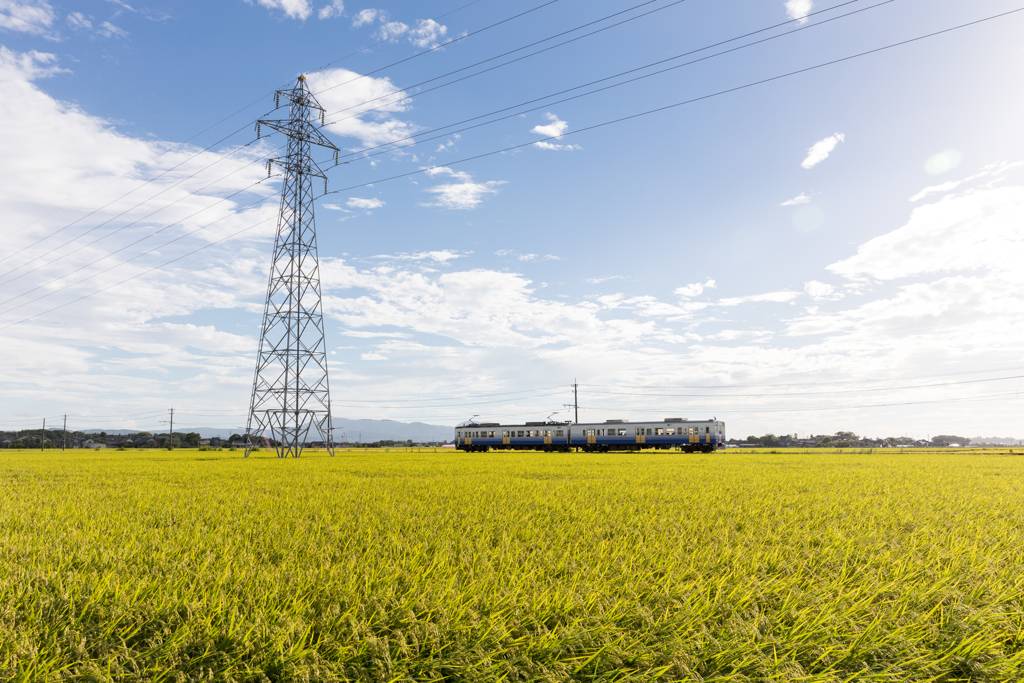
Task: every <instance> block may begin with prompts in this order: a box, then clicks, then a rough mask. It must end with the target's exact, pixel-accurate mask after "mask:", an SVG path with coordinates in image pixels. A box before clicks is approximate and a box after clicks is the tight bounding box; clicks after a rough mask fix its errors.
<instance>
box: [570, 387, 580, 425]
mask: <svg viewBox="0 0 1024 683" xmlns="http://www.w3.org/2000/svg"><path fill="white" fill-rule="evenodd" d="M577 387H579V384H576V380H575V379H574V380H573V381H572V405H573V407H574V408H575V409H576V424H579V423H580V399H579V394H578V393H577V391H576V389H577Z"/></svg>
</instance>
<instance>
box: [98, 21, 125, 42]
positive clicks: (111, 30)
mask: <svg viewBox="0 0 1024 683" xmlns="http://www.w3.org/2000/svg"><path fill="white" fill-rule="evenodd" d="M96 33H99V34H100V35H101V36H105V37H107V38H114V37H115V36H116V37H117V38H127V37H128V31H125V30H124V29H123V28H120V27H118V26H114V25H113V24H111V23H110V22H109V21H104V22H103V23H102V24H100V28H98V29H96Z"/></svg>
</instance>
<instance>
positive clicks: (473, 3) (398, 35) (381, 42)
mask: <svg viewBox="0 0 1024 683" xmlns="http://www.w3.org/2000/svg"><path fill="white" fill-rule="evenodd" d="M478 2H480V0H473V2H470V3H468V4H465V5H462V6H461V7H457V8H455V9H453V10H452V11H450V12H445V13H444V14H441V15H438V16H436V17H434V18H433V21H437V20H438V19H444V18H445V17H447V16H448V15H449V14H455V13H456V12H459V11H461V10H464V9H466V8H467V7H469V6H470V5H475V4H476V3H478ZM421 23H422V22H421ZM417 28H419V25H417V26H410V27H409V28H407V29H406V30H404V31H402V32H401V33H396V34H394V35H392V36H388V37H387V38H382V39H381V40H378V41H377V42H376V43H374V44H373V45H369V46H367V47H364V48H360V49H359V50H356V51H355V52H352V53H350V54H347V55H345V56H344V57H339V58H338V59H335V60H334V61H331V62H327V63H326V64H324V65H323V66H321V67H318V68H316V69H314V70H313V71H311V72H310V73H315V72H317V71H323V70H324V69H326V68H328V67H331V66H333V65H334V64H337V63H338V62H341V61H344V60H346V59H349V58H350V57H355V56H356V55H358V54H362V53H363V52H366V51H367V50H372V49H373V48H375V47H377V46H378V45H381V44H383V43H386V42H388V41H391V40H394V39H395V38H401V37H402V36H404V35H406V34H407V33H411V32H412V31H415V30H416V29H417ZM447 44H448V43H446V45H447Z"/></svg>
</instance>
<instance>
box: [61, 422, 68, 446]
mask: <svg viewBox="0 0 1024 683" xmlns="http://www.w3.org/2000/svg"><path fill="white" fill-rule="evenodd" d="M60 449H61V450H62V451H66V450H67V449H68V416H67V414H66V413H65V414H64V443H63V444H61V447H60Z"/></svg>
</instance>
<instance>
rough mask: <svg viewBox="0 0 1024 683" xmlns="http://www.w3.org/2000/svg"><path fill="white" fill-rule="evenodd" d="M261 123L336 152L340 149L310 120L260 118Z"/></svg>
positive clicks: (289, 135) (291, 136)
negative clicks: (311, 123)
mask: <svg viewBox="0 0 1024 683" xmlns="http://www.w3.org/2000/svg"><path fill="white" fill-rule="evenodd" d="M259 124H260V125H261V126H266V127H267V128H273V129H274V130H276V131H277V132H278V133H284V134H285V135H287V136H288V137H290V138H298V139H305V140H308V141H309V142H311V143H312V144H314V145H319V146H320V147H326V148H327V149H333V150H334V151H335V152H337V151H338V148H337V146H335V144H334V143H333V142H331V141H330V140H328V139H327V136H325V135H324V134H323V133H321V132H320V129H318V128H317V127H316V126H313V125H310V123H309V122H308V121H299V120H295V119H270V120H265V119H260V122H259Z"/></svg>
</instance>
